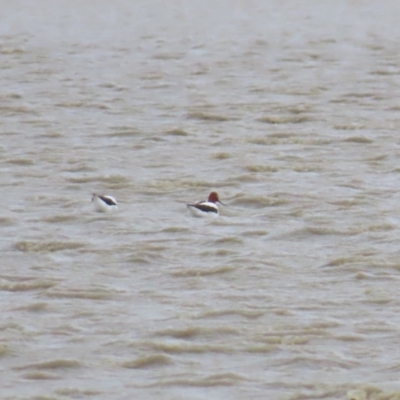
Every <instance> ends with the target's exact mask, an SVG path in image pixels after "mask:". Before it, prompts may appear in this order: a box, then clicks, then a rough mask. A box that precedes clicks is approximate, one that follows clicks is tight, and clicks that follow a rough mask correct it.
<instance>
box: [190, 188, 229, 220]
mask: <svg viewBox="0 0 400 400" xmlns="http://www.w3.org/2000/svg"><path fill="white" fill-rule="evenodd" d="M216 203H221V204H223V205H224V206H225V204H224V203H223V202H222V201H221V200H220V199H219V196H218V193H217V192H211V193H210V195H209V196H208V200H207V201H196V203H194V204H187V205H186V206H187V208H188V209H189V211H190V214H192V215H193V216H194V217H204V216H206V215H213V216H217V215H219V210H218V206H217V204H216Z"/></svg>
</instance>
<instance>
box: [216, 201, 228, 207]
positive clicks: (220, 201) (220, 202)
mask: <svg viewBox="0 0 400 400" xmlns="http://www.w3.org/2000/svg"><path fill="white" fill-rule="evenodd" d="M218 203H220V204H222V205H223V206H225V207H228V206H227V205H226V204H225V203H223V202H222V201H221V200H218Z"/></svg>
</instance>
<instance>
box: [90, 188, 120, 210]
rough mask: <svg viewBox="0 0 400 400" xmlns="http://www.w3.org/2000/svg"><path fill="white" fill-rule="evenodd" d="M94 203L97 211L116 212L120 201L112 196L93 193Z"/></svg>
mask: <svg viewBox="0 0 400 400" xmlns="http://www.w3.org/2000/svg"><path fill="white" fill-rule="evenodd" d="M92 203H93V205H94V209H95V211H97V212H106V213H108V212H114V211H117V210H118V203H117V200H115V198H114V197H112V196H100V195H98V194H96V193H93V196H92Z"/></svg>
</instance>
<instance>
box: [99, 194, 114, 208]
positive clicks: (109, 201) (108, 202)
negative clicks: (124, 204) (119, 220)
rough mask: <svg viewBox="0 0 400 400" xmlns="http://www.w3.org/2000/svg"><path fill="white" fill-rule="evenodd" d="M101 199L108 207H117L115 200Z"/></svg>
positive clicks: (100, 197) (101, 197) (102, 197)
mask: <svg viewBox="0 0 400 400" xmlns="http://www.w3.org/2000/svg"><path fill="white" fill-rule="evenodd" d="M99 199H101V200H103V201H104V203H106V204H107V205H108V206H116V205H117V203H116V202H115V201H114V200H113V199H110V198H109V197H105V196H99Z"/></svg>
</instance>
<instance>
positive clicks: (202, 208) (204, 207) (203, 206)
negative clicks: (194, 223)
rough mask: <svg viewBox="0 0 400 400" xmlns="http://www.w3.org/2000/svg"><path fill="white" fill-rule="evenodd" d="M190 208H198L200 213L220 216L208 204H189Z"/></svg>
mask: <svg viewBox="0 0 400 400" xmlns="http://www.w3.org/2000/svg"><path fill="white" fill-rule="evenodd" d="M188 206H190V207H194V208H197V209H198V210H200V211H204V212H212V213H216V214H218V210H217V209H216V208H215V207H211V206H208V205H207V204H201V203H199V204H188Z"/></svg>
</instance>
